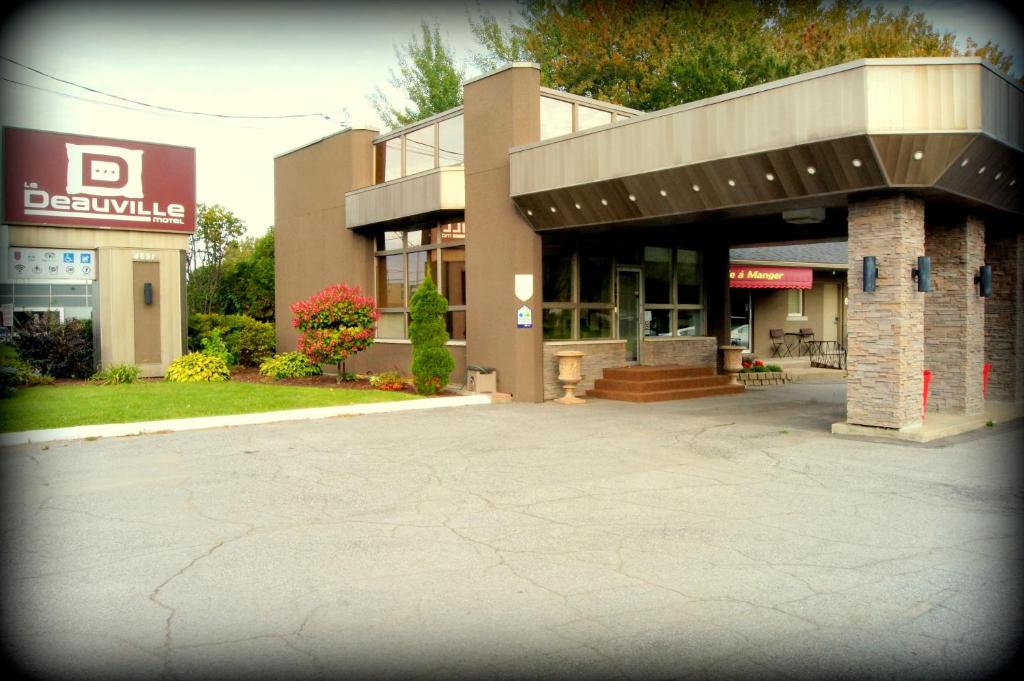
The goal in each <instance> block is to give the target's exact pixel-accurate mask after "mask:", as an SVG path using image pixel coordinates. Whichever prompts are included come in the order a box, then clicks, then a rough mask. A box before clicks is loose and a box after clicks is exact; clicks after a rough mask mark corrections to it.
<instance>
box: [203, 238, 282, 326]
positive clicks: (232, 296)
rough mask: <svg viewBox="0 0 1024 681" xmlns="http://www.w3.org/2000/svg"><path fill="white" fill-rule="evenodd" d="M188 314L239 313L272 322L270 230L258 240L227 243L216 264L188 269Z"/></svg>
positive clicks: (240, 240)
mask: <svg viewBox="0 0 1024 681" xmlns="http://www.w3.org/2000/svg"><path fill="white" fill-rule="evenodd" d="M188 300H189V311H190V312H191V313H192V314H211V313H219V314H239V315H247V316H249V317H252V318H254V319H259V320H264V321H271V320H273V319H274V228H273V227H270V228H269V229H268V230H267V233H266V234H264V235H263V236H261V237H244V238H235V239H233V240H231V241H230V242H228V243H227V245H226V247H225V248H224V250H223V253H222V255H221V256H220V263H219V264H214V263H212V262H211V263H210V264H206V265H202V266H201V267H198V268H196V269H194V270H192V271H191V272H190V274H189V280H188Z"/></svg>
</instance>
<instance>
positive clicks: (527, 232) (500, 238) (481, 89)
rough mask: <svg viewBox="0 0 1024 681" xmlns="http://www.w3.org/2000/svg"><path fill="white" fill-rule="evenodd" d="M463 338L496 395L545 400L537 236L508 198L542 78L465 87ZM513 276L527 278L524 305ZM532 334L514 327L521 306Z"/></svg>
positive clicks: (519, 73)
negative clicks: (513, 156)
mask: <svg viewBox="0 0 1024 681" xmlns="http://www.w3.org/2000/svg"><path fill="white" fill-rule="evenodd" d="M464 111H465V130H466V132H465V135H466V139H465V148H466V163H465V173H466V261H467V263H468V266H467V268H466V295H467V304H468V305H469V310H470V311H469V314H467V320H466V322H467V332H466V338H467V342H468V344H469V347H468V357H467V361H468V362H469V363H470V364H478V365H481V366H487V367H493V368H495V369H497V370H498V376H497V379H498V381H497V382H498V391H499V392H506V393H511V394H512V396H513V398H514V399H516V400H524V401H532V402H536V401H540V400H542V399H543V397H544V382H543V375H542V365H543V350H542V325H541V278H540V274H541V244H540V236H539V235H538V234H537V233H536V232H534V231H533V229H532V228H531V227H530V225H528V224H527V223H526V222H525V221H524V220H523V219H522V218H521V217H520V215H519V213H518V211H517V210H516V208H515V205H514V204H513V203H512V200H511V199H510V198H509V157H508V150H509V148H510V147H512V146H515V145H518V144H526V143H528V142H533V141H536V140H538V139H540V72H539V70H538V69H537V68H536V67H510V68H508V69H504V70H502V71H499V72H497V73H495V74H492V75H489V76H486V77H484V78H480V79H477V80H475V81H472V82H470V83H467V84H466V87H465V109H464ZM517 274H524V275H531V276H532V277H533V295H532V297H530V298H529V299H527V300H526V301H520V300H519V299H517V298H516V296H515V292H514V285H515V276H516V275H517ZM524 302H525V304H526V305H528V306H530V307H531V308H532V310H533V328H528V329H520V328H517V327H516V310H517V309H518V308H519V306H520V305H523V304H524Z"/></svg>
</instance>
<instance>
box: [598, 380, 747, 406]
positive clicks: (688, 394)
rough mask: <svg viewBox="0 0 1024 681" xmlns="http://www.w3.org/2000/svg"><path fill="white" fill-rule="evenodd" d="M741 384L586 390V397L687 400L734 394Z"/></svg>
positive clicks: (649, 400)
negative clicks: (631, 389)
mask: <svg viewBox="0 0 1024 681" xmlns="http://www.w3.org/2000/svg"><path fill="white" fill-rule="evenodd" d="M743 390H744V387H743V386H742V385H732V384H726V385H718V386H705V387H701V388H682V389H675V390H659V391H655V392H636V391H634V392H630V391H625V390H600V389H595V390H588V391H587V394H586V397H587V398H591V397H598V398H601V399H605V400H619V401H622V402H667V401H669V400H689V399H695V398H698V397H717V396H720V395H735V394H737V393H741V392H743Z"/></svg>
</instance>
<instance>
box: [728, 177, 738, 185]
mask: <svg viewBox="0 0 1024 681" xmlns="http://www.w3.org/2000/svg"><path fill="white" fill-rule="evenodd" d="M729 186H730V187H735V186H736V180H734V179H732V178H729Z"/></svg>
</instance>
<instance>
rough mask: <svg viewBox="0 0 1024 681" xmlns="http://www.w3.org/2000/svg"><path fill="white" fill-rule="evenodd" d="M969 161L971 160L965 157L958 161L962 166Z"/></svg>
mask: <svg viewBox="0 0 1024 681" xmlns="http://www.w3.org/2000/svg"><path fill="white" fill-rule="evenodd" d="M970 162H971V159H969V158H965V159H964V160H962V161H960V167H961V168H963V167H964V166H966V165H967V164H968V163H970Z"/></svg>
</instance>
